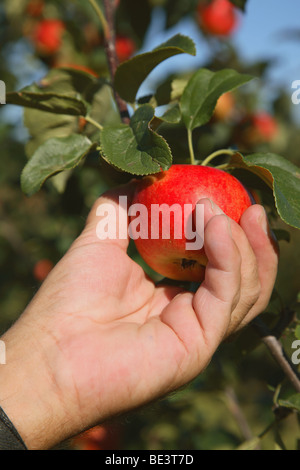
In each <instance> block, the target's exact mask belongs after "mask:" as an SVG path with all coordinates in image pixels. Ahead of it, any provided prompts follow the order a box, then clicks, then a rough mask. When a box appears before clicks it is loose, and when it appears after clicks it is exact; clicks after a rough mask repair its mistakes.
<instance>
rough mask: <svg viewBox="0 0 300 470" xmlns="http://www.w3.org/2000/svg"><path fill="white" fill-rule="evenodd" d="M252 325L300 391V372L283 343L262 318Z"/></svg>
mask: <svg viewBox="0 0 300 470" xmlns="http://www.w3.org/2000/svg"><path fill="white" fill-rule="evenodd" d="M252 326H253V328H254V329H255V331H256V332H257V333H258V334H259V336H260V337H261V339H262V341H263V343H264V344H265V345H266V346H267V348H268V349H269V351H270V353H271V354H272V356H273V358H274V359H275V361H276V362H277V364H278V365H279V366H280V367H281V369H282V370H283V372H284V373H285V375H286V377H287V378H288V380H289V381H290V383H291V384H292V385H293V387H294V388H295V390H296V391H297V392H298V393H300V377H299V373H298V372H297V371H296V370H295V368H294V367H293V364H292V363H291V362H290V361H289V359H288V358H287V357H286V354H285V352H284V350H283V348H282V345H281V343H280V342H279V341H278V339H277V338H276V336H274V335H273V334H272V332H271V331H270V330H269V328H268V327H267V326H266V325H265V324H264V323H263V321H262V320H260V319H259V318H257V319H256V320H254V321H253V322H252Z"/></svg>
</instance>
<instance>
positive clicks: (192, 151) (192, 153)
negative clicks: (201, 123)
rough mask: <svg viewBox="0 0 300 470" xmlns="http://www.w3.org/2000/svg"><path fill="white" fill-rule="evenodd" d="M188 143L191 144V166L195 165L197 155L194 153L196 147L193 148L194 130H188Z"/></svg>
mask: <svg viewBox="0 0 300 470" xmlns="http://www.w3.org/2000/svg"><path fill="white" fill-rule="evenodd" d="M187 132H188V143H189V151H190V159H191V165H195V163H196V162H195V153H194V147H193V135H192V130H191V129H188V131H187Z"/></svg>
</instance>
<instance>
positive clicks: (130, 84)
mask: <svg viewBox="0 0 300 470" xmlns="http://www.w3.org/2000/svg"><path fill="white" fill-rule="evenodd" d="M183 53H187V54H191V55H195V54H196V50H195V45H194V43H193V41H192V40H191V39H190V38H188V37H186V36H182V35H181V34H177V35H176V36H174V37H172V38H171V39H169V40H168V41H167V42H165V43H164V44H161V45H160V46H159V47H156V48H155V49H154V50H153V51H152V52H146V53H145V54H140V55H137V56H135V57H133V59H130V60H129V61H127V62H124V63H123V64H121V65H120V66H119V68H118V69H117V71H116V75H115V80H114V86H115V88H116V90H117V92H118V93H119V95H120V96H121V97H122V98H123V99H124V100H125V101H128V102H129V103H134V101H135V99H136V94H137V92H138V90H139V88H140V86H141V84H142V83H143V82H144V80H145V79H146V78H147V76H148V75H149V74H150V73H151V72H152V70H153V69H155V67H157V65H159V64H160V63H162V62H163V61H165V60H166V59H169V58H170V57H173V56H175V55H178V54H183Z"/></svg>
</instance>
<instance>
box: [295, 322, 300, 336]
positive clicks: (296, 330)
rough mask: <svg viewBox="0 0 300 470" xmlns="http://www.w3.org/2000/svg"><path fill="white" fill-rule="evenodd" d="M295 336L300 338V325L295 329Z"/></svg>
mask: <svg viewBox="0 0 300 470" xmlns="http://www.w3.org/2000/svg"><path fill="white" fill-rule="evenodd" d="M295 337H296V338H297V339H300V325H298V326H297V327H296V329H295Z"/></svg>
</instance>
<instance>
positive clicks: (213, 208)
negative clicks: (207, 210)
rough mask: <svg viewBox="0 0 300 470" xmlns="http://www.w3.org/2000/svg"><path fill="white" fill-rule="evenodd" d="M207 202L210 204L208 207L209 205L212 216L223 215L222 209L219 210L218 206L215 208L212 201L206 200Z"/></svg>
mask: <svg viewBox="0 0 300 470" xmlns="http://www.w3.org/2000/svg"><path fill="white" fill-rule="evenodd" d="M207 200H208V201H209V202H210V205H211V210H212V212H213V213H214V214H216V215H221V214H224V212H223V211H222V209H220V207H219V206H217V205H216V204H215V203H214V201H212V200H211V199H209V198H207Z"/></svg>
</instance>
